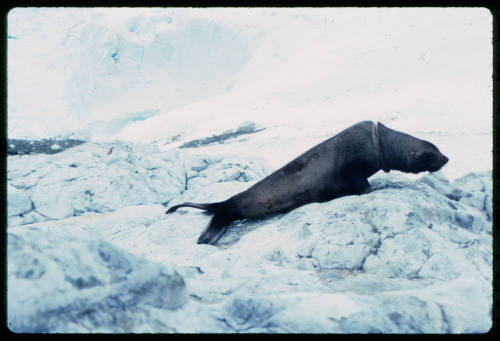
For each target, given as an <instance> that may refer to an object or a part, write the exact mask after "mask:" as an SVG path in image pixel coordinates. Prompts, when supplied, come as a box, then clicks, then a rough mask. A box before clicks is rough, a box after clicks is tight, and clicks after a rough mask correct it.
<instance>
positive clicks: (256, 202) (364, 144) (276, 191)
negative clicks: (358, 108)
mask: <svg viewBox="0 0 500 341" xmlns="http://www.w3.org/2000/svg"><path fill="white" fill-rule="evenodd" d="M447 162H448V158H447V157H446V156H444V155H443V154H441V152H440V151H439V150H438V148H437V147H436V146H434V145H433V144H432V143H430V142H427V141H424V140H421V139H418V138H416V137H413V136H410V135H408V134H405V133H402V132H399V131H396V130H393V129H390V128H387V127H386V126H384V125H383V124H382V123H380V122H378V123H375V122H372V121H363V122H359V123H357V124H355V125H353V126H351V127H349V128H347V129H345V130H343V131H342V132H340V133H338V134H337V135H335V136H333V137H331V138H329V139H328V140H326V141H324V142H322V143H320V144H318V145H316V146H315V147H313V148H311V149H309V150H308V151H306V152H305V153H303V154H302V155H300V156H298V157H297V158H296V159H294V160H292V161H291V162H289V163H288V164H286V165H285V166H283V167H282V168H280V169H278V170H277V171H275V172H274V173H272V174H270V175H269V176H267V177H266V178H264V179H262V180H261V181H259V182H257V183H256V184H254V185H253V186H252V187H250V188H249V189H247V190H246V191H243V192H241V193H239V194H236V195H234V196H232V197H230V198H229V199H227V200H225V201H221V202H216V203H206V204H197V203H191V202H186V203H183V204H180V205H176V206H173V207H171V208H170V209H169V210H168V211H167V212H166V213H173V212H175V211H176V210H177V209H178V208H179V207H194V208H198V209H202V210H206V211H208V212H211V213H214V216H213V218H212V220H211V221H210V224H209V225H208V226H207V227H206V228H205V230H204V231H203V232H202V234H201V235H200V237H199V239H198V244H205V243H208V244H215V243H216V242H217V240H219V238H220V237H221V236H222V234H223V233H224V232H225V231H226V229H227V227H228V225H229V224H230V223H231V222H232V221H234V220H239V219H247V218H250V219H251V218H257V217H261V216H264V215H267V214H270V213H277V212H288V211H291V210H293V209H295V208H297V207H299V206H302V205H305V204H308V203H312V202H325V201H329V200H332V199H335V198H338V197H342V196H345V195H352V194H357V195H360V194H364V193H367V192H369V191H370V184H369V183H368V180H367V178H368V177H370V176H371V175H373V174H375V173H376V172H377V171H379V170H381V169H382V170H384V171H385V172H389V171H390V170H399V171H402V172H407V173H408V172H409V173H419V172H424V171H429V172H435V171H437V170H439V169H441V167H443V166H444V165H445V164H446V163H447Z"/></svg>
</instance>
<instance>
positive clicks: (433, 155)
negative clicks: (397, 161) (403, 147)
mask: <svg viewBox="0 0 500 341" xmlns="http://www.w3.org/2000/svg"><path fill="white" fill-rule="evenodd" d="M447 162H448V158H447V157H446V156H444V155H443V154H441V152H440V151H439V149H438V148H437V147H436V146H435V145H433V144H432V143H430V142H427V141H421V142H420V144H419V146H418V148H416V149H415V150H412V151H410V152H409V155H408V165H409V171H410V172H412V173H420V172H425V171H429V172H436V171H438V170H440V169H441V168H442V167H443V166H444V165H445V164H446V163H447Z"/></svg>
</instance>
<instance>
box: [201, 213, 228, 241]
mask: <svg viewBox="0 0 500 341" xmlns="http://www.w3.org/2000/svg"><path fill="white" fill-rule="evenodd" d="M232 221H233V219H231V218H230V217H228V216H227V215H225V214H223V213H216V214H215V215H214V216H213V218H212V220H211V221H210V224H208V226H207V228H206V229H205V231H203V232H202V233H201V235H200V237H199V238H198V244H212V245H213V244H215V243H216V242H217V241H218V240H219V239H220V237H222V235H223V234H224V232H226V229H227V227H228V226H229V224H230V223H231V222H232Z"/></svg>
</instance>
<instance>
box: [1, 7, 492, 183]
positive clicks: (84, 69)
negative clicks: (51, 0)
mask: <svg viewBox="0 0 500 341" xmlns="http://www.w3.org/2000/svg"><path fill="white" fill-rule="evenodd" d="M56 23H57V24H56ZM8 33H9V36H11V37H15V38H11V39H9V42H8V46H9V54H8V63H9V69H8V70H9V74H8V76H9V81H8V86H9V97H8V110H9V119H8V122H9V125H8V133H9V137H12V138H16V137H22V138H40V137H53V136H62V137H67V136H73V137H79V138H84V139H93V140H108V139H122V140H128V141H133V142H146V143H149V142H152V141H155V142H157V143H159V144H160V146H163V145H164V144H165V143H169V142H172V141H174V142H176V143H169V144H168V145H167V146H166V147H165V148H172V147H177V146H179V145H182V144H183V143H185V142H187V141H190V140H193V139H199V138H203V137H209V136H212V135H214V134H220V133H223V132H225V131H227V130H230V129H233V130H234V129H236V128H237V127H238V126H239V125H240V124H241V123H244V122H248V121H252V122H255V123H256V124H257V127H259V128H266V129H265V130H264V131H262V132H261V133H259V134H258V135H255V136H249V143H243V144H241V143H239V144H238V145H237V149H238V153H241V152H244V153H246V154H248V155H255V154H259V155H262V156H264V157H265V158H266V159H267V160H268V162H270V163H271V164H272V165H273V167H279V166H280V165H282V164H283V163H284V162H286V161H288V160H290V159H291V158H293V157H294V156H296V155H298V154H299V153H301V152H303V151H304V150H306V149H307V148H309V147H311V146H313V145H314V144H316V143H317V142H320V141H321V140H323V139H325V138H327V137H329V136H332V135H333V134H335V133H337V132H339V131H340V130H342V129H344V128H346V127H347V126H348V125H350V124H352V123H354V122H357V121H359V120H365V119H370V120H380V121H382V122H383V123H385V124H387V125H388V126H390V127H392V128H394V129H399V130H402V131H405V132H408V133H410V134H414V135H416V136H419V137H421V138H425V139H428V140H430V141H432V142H434V143H435V144H436V145H438V147H439V148H440V149H441V150H442V151H443V152H444V154H446V155H448V156H450V159H451V160H452V162H450V163H449V165H448V166H447V167H446V168H445V169H444V170H443V171H444V172H445V174H446V175H448V176H450V177H452V178H455V177H457V176H460V175H463V174H464V173H466V172H468V171H475V170H485V169H491V145H492V140H491V139H492V135H491V131H492V128H491V117H492V108H491V102H492V93H491V92H492V82H491V74H492V65H491V60H492V59H491V58H492V48H491V16H490V13H489V12H488V11H487V10H485V9H370V8H368V9H355V8H330V9H303V8H292V9H273V8H269V9H259V8H257V9H245V8H240V9H235V8H232V9H231V8H229V9H182V8H178V9H169V8H166V9H155V8H152V9H148V8H144V9H120V10H117V9H15V10H13V11H11V12H10V13H9V17H8ZM269 145H273V146H274V148H268V146H269ZM219 147H220V146H217V147H216V148H210V147H209V149H210V152H212V149H214V150H213V152H216V153H219V152H220V153H223V154H225V155H228V153H231V150H233V149H234V147H233V146H228V147H227V148H219ZM276 148H279V150H280V152H279V153H276Z"/></svg>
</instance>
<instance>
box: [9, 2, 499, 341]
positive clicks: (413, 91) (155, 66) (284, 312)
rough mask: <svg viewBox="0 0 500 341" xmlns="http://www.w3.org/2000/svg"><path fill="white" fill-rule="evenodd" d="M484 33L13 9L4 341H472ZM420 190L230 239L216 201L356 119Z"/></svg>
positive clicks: (488, 312)
mask: <svg viewBox="0 0 500 341" xmlns="http://www.w3.org/2000/svg"><path fill="white" fill-rule="evenodd" d="M491 28H492V17H491V14H490V13H489V12H488V10H486V9H482V8H462V9H459V8H386V9H380V8H15V9H13V10H11V11H10V12H9V14H8V34H9V39H8V54H7V63H8V71H7V76H8V84H7V87H8V98H7V109H8V121H7V123H8V125H7V133H8V138H9V146H8V153H9V154H8V156H7V186H6V187H7V228H6V234H7V325H8V327H9V328H10V330H12V331H14V332H21V333H75V332H78V333H96V332H98V333H439V334H444V333H455V334H460V333H486V332H488V331H489V330H490V328H491V324H492V309H493V300H492V276H493V273H492V264H493V255H492V225H493V219H494V214H493V207H492V197H493V184H492V122H491V118H492V106H491V103H492V79H491V75H492V46H491V39H492V35H491V34H492V33H491V32H492V30H491ZM365 119H368V120H373V121H377V120H378V121H381V122H383V123H384V124H387V125H388V126H390V127H391V128H394V129H398V130H401V131H404V132H407V133H409V134H412V135H414V136H417V137H419V138H423V139H426V140H429V141H431V142H433V143H434V144H436V145H437V146H438V147H439V149H440V150H441V151H442V152H443V153H444V154H445V155H447V156H448V157H449V158H450V161H449V163H448V164H447V165H446V166H445V167H444V168H443V169H442V170H441V171H440V172H437V173H432V174H429V173H427V174H418V175H410V174H403V173H400V172H394V171H391V172H390V173H389V174H385V173H382V172H379V173H377V174H375V175H374V176H372V177H371V178H370V179H369V182H370V183H371V187H372V191H371V192H370V193H368V194H366V195H361V196H347V197H343V198H339V199H336V200H333V201H330V202H326V203H321V204H318V203H315V204H309V205H305V206H303V207H300V208H298V209H296V210H293V211H291V212H289V213H286V214H275V215H271V216H268V217H263V218H261V219H255V220H241V221H237V222H234V223H232V224H231V226H230V228H229V229H228V230H227V232H226V234H225V235H224V236H223V237H222V239H221V240H220V241H219V243H218V244H217V245H216V246H213V245H198V244H196V240H197V238H198V236H199V234H200V232H201V231H202V230H203V228H204V227H205V226H206V225H207V224H208V222H209V220H210V216H209V215H207V214H204V213H203V212H200V211H197V210H191V209H189V208H187V209H180V210H179V211H178V212H177V213H176V214H175V215H165V214H164V213H165V211H166V208H167V207H169V206H171V205H175V204H178V203H181V202H185V201H195V202H211V201H219V200H224V199H226V198H228V197H230V196H232V195H234V194H236V193H238V192H240V191H243V190H245V189H246V188H248V187H250V186H251V185H252V184H254V183H256V182H257V181H259V180H260V179H262V178H264V177H265V176H267V175H268V174H270V173H271V172H272V171H274V170H275V169H277V168H278V167H281V166H282V165H284V164H285V163H286V162H288V161H290V160H291V159H293V158H294V157H296V156H297V155H299V154H300V153H302V152H304V151H305V150H307V149H309V148H311V147H312V146H314V145H315V144H317V143H319V142H321V141H323V140H325V139H326V138H328V137H331V136H333V135H334V134H336V133H338V132H339V131H341V130H342V129H344V128H346V127H347V126H348V125H350V124H352V123H355V122H357V121H360V120H365Z"/></svg>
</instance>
